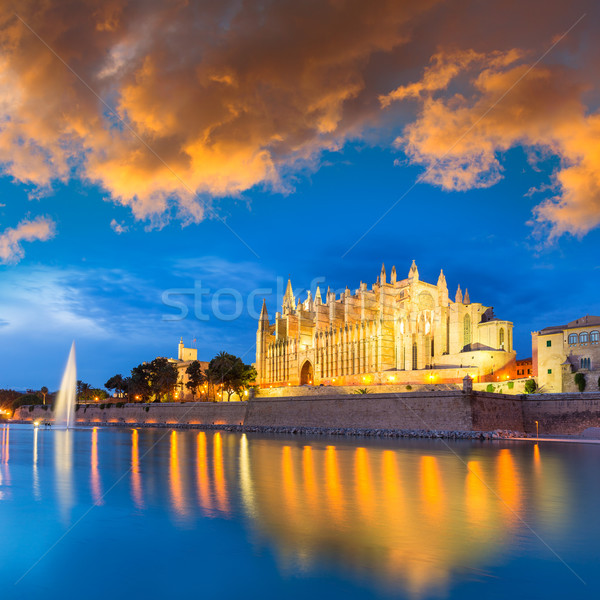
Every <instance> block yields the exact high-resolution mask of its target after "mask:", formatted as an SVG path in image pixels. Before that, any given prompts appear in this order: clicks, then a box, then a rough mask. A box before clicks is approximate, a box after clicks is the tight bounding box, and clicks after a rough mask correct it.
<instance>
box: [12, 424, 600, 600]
mask: <svg viewBox="0 0 600 600" xmlns="http://www.w3.org/2000/svg"><path fill="white" fill-rule="evenodd" d="M0 532H1V537H0V577H1V581H2V584H3V585H2V592H1V596H2V598H37V597H43V598H45V599H48V600H53V599H54V598H56V599H59V598H60V599H61V600H63V599H65V598H85V599H88V598H89V599H95V598H128V599H132V598H168V597H178V596H184V595H185V596H188V597H189V596H190V595H191V594H193V595H194V597H205V598H306V597H313V598H338V597H340V598H341V597H344V598H347V599H353V598H411V599H412V598H414V599H418V598H471V597H486V598H507V597H516V598H520V597H528V598H542V597H543V598H559V597H561V598H562V597H565V596H569V597H571V598H598V597H600V569H599V568H598V567H599V565H600V550H599V548H600V446H598V445H587V444H551V443H541V444H540V445H535V444H531V443H519V442H508V441H505V442H493V443H491V442H487V443H485V444H483V443H480V442H477V443H475V442H466V441H461V442H449V443H444V442H442V441H439V440H436V441H421V440H405V441H402V440H400V441H398V440H392V441H379V440H362V439H361V440H347V439H343V440H340V439H339V438H323V437H318V438H305V437H287V438H281V437H266V436H260V435H244V434H233V433H224V432H215V433H213V432H202V431H200V432H199V431H177V432H175V431H170V430H159V429H157V430H152V429H140V430H135V429H133V430H132V429H109V428H107V429H102V428H98V429H78V430H72V431H69V432H67V431H52V430H41V429H40V430H34V429H33V428H31V427H29V426H20V425H11V426H0ZM580 578H581V579H583V580H584V581H585V584H584V583H582V581H581V579H580Z"/></svg>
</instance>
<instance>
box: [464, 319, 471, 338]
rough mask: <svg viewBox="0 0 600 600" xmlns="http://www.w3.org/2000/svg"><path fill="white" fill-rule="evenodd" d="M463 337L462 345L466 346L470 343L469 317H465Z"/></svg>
mask: <svg viewBox="0 0 600 600" xmlns="http://www.w3.org/2000/svg"><path fill="white" fill-rule="evenodd" d="M464 336H465V341H464V345H465V346H468V345H469V344H470V343H471V317H470V316H469V315H465V320H464Z"/></svg>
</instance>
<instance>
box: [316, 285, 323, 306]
mask: <svg viewBox="0 0 600 600" xmlns="http://www.w3.org/2000/svg"><path fill="white" fill-rule="evenodd" d="M320 304H323V299H322V298H321V288H320V287H319V286H317V291H316V292H315V305H316V306H319V305H320Z"/></svg>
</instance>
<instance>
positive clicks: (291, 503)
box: [281, 446, 298, 515]
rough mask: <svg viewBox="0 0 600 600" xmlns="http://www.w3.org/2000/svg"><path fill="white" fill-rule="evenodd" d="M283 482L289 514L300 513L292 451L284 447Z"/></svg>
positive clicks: (282, 456)
mask: <svg viewBox="0 0 600 600" xmlns="http://www.w3.org/2000/svg"><path fill="white" fill-rule="evenodd" d="M281 482H282V486H283V500H284V502H285V505H286V510H287V511H288V512H289V514H291V515H293V514H297V512H298V497H297V494H298V491H297V489H296V479H295V477H294V463H293V462H292V449H291V448H290V447H289V446H284V447H283V449H282V454H281Z"/></svg>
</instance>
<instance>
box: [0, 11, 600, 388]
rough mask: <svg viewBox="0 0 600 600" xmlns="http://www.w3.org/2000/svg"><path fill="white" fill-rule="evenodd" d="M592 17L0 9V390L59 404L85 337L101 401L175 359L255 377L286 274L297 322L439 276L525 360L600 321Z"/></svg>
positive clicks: (83, 353) (599, 182) (599, 132)
mask: <svg viewBox="0 0 600 600" xmlns="http://www.w3.org/2000/svg"><path fill="white" fill-rule="evenodd" d="M599 12H600V11H598V9H597V7H596V5H595V3H593V2H591V1H590V0H573V2H570V3H568V4H567V3H562V2H558V1H557V2H547V1H546V0H544V1H542V0H531V1H530V2H528V3H522V2H516V1H515V2H512V1H507V0H504V1H502V2H500V1H492V2H489V3H485V4H482V3H480V2H477V1H476V0H457V1H453V2H449V1H448V0H427V1H424V2H420V3H398V2H395V1H394V0H389V1H382V2H381V3H377V5H371V4H368V3H363V2H355V1H353V0H347V1H346V2H332V3H324V2H320V1H317V0H307V1H306V2H303V3H297V2H295V1H292V0H277V2H272V1H270V0H255V1H253V2H245V3H239V2H237V1H236V0H223V2H219V3H198V4H190V3H164V2H159V1H153V0H152V1H150V0H144V1H142V0H130V1H129V2H127V3H125V2H119V1H118V0H117V1H116V2H114V3H104V2H101V0H86V1H85V2H80V1H79V0H60V1H59V0H49V1H48V2H46V3H44V5H43V6H36V5H35V3H33V4H31V6H30V5H29V4H27V5H24V6H23V7H22V8H21V9H20V15H19V18H18V19H17V18H16V17H15V15H14V13H13V11H12V8H10V6H7V7H5V6H0V22H2V23H5V24H6V27H3V28H2V29H0V45H2V47H3V48H5V49H6V51H5V52H4V54H3V61H2V62H0V84H1V85H0V387H3V388H4V387H12V388H17V389H26V388H39V387H40V386H42V385H46V386H48V387H49V388H51V389H54V388H56V387H57V386H58V384H59V381H60V376H61V372H62V369H63V366H64V363H65V361H66V357H67V354H68V351H69V347H70V344H71V341H72V340H73V339H74V340H75V341H76V343H77V348H78V359H79V362H78V364H79V378H81V379H83V380H85V381H87V382H89V383H91V384H92V385H94V386H101V385H102V384H103V383H104V382H105V381H106V380H107V379H108V378H109V377H110V376H112V375H113V374H115V373H123V374H127V373H128V372H129V371H130V369H131V368H132V367H133V366H135V365H137V364H138V363H140V362H142V361H146V360H151V359H153V358H154V357H156V356H175V355H176V352H177V343H178V341H179V338H180V337H181V336H183V338H184V340H185V341H186V343H191V341H192V340H193V339H196V340H197V342H196V345H197V347H198V350H199V357H200V358H202V359H207V360H208V359H210V358H211V357H212V356H214V355H215V354H216V353H217V352H219V351H221V350H226V351H228V352H232V353H235V354H237V355H240V356H243V358H244V359H245V360H246V361H247V362H252V361H253V359H254V352H255V350H254V341H255V332H256V317H257V310H258V309H259V308H260V302H261V299H262V297H263V295H264V296H266V298H267V306H268V309H269V313H270V315H271V317H273V315H274V313H275V311H276V310H277V308H278V306H277V305H278V299H277V294H278V293H279V294H280V293H281V292H282V291H283V287H284V286H285V282H286V280H287V276H288V274H289V275H291V278H292V283H293V286H294V289H295V290H296V291H297V292H298V293H300V294H301V298H304V297H305V295H304V292H302V290H305V289H306V288H307V287H310V288H311V289H312V290H313V292H314V288H315V287H316V284H317V282H322V289H325V288H326V287H327V286H328V285H329V286H331V288H332V289H333V290H337V291H341V290H342V289H344V288H345V287H346V285H347V286H349V287H350V289H356V288H357V287H358V284H359V282H360V281H361V280H362V281H365V282H367V283H368V284H369V285H370V284H372V283H373V282H374V281H375V279H376V278H377V276H378V274H379V272H380V268H381V263H382V262H384V263H385V265H386V267H387V268H388V269H389V268H391V266H392V265H395V266H396V268H397V270H398V272H399V274H400V275H401V276H402V275H404V274H405V273H407V272H408V269H409V267H410V264H411V262H412V260H413V259H414V260H416V262H417V265H418V267H419V271H420V275H421V278H422V279H424V280H426V281H430V282H433V283H435V282H436V281H437V277H438V275H439V271H440V269H442V268H443V269H444V273H445V274H446V279H447V281H448V285H449V288H450V293H451V295H452V296H453V295H454V292H455V290H456V287H457V285H458V284H460V285H461V288H462V289H463V290H464V289H465V288H468V289H469V293H470V297H471V300H472V301H476V302H481V303H483V304H484V305H488V306H494V308H495V312H496V314H497V316H498V317H500V318H504V319H509V320H511V321H513V322H514V324H515V333H514V343H515V347H516V349H517V351H518V355H519V356H520V357H527V356H530V354H531V341H530V340H531V338H530V334H531V331H534V330H538V329H540V328H543V327H545V326H548V325H554V324H559V323H563V322H568V321H570V320H573V319H575V318H577V317H579V316H581V315H584V314H600V305H599V304H600V300H599V298H600V282H599V277H598V276H599V274H600V271H599V268H600V259H599V258H598V257H599V255H600V253H599V252H598V248H599V247H600V244H599V242H600V237H599V236H600V230H599V226H600V152H599V151H598V148H600V143H599V140H600V113H599V112H598V104H599V99H600V96H599V95H598V92H597V62H598V59H597V57H598V55H599V54H598V52H597V49H598V41H597V30H598V27H599V26H600V25H599V20H600V16H599ZM41 42H43V43H41ZM200 288H202V289H203V290H205V291H204V292H203V295H201V296H199V295H198V292H197V290H198V289H200ZM194 290H196V292H194ZM194 294H195V295H194ZM182 306H183V307H185V308H184V309H183V310H182V308H181V307H182ZM233 314H235V318H230V317H231V315H233ZM206 316H208V318H206Z"/></svg>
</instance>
